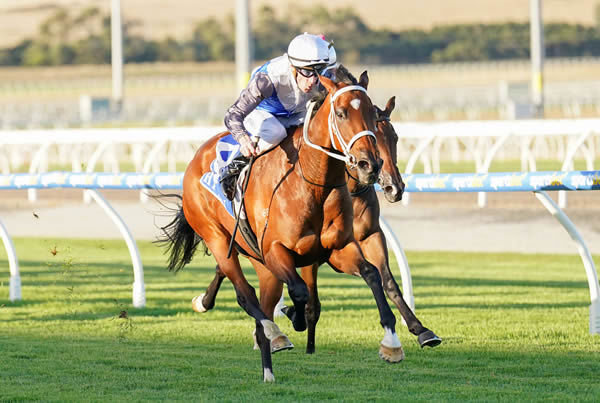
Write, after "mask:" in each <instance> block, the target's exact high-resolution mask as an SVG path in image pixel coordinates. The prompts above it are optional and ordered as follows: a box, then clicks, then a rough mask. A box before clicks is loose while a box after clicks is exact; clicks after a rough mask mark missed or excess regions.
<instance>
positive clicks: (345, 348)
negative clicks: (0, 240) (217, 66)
mask: <svg viewBox="0 0 600 403" xmlns="http://www.w3.org/2000/svg"><path fill="white" fill-rule="evenodd" d="M15 245H16V249H17V253H18V255H19V258H20V265H21V280H22V294H23V300H22V301H20V302H15V303H11V302H9V301H8V268H7V267H6V264H5V262H6V256H5V254H4V251H1V252H0V262H4V263H3V268H4V269H3V270H2V271H1V272H0V282H1V285H0V374H1V375H0V400H2V401H13V400H59V401H65V400H86V401H97V400H101V401H114V400H117V401H122V400H129V401H139V400H184V401H192V400H193V401H198V400H200V401H207V400H224V401H234V400H235V401H238V400H253V401H257V400H260V401H262V400H266V401H298V400H312V401H314V400H326V399H328V400H329V399H331V400H352V401H371V400H383V401H392V400H394V401H395V400H444V401H446V400H514V401H529V400H549V399H551V400H559V401H572V400H577V401H593V400H597V399H598V396H600V384H599V383H598V373H599V370H600V364H599V362H600V353H599V351H600V337H599V336H591V335H589V333H588V306H589V302H590V301H589V291H588V286H587V281H586V277H585V273H584V269H583V266H582V263H581V261H580V259H579V257H577V256H561V255H522V254H480V253H477V254H476V253H446V252H444V253H442V252H418V253H416V252H413V253H410V252H409V253H407V255H408V260H409V263H410V265H411V271H412V275H413V285H414V291H415V300H416V305H417V314H418V316H419V317H420V319H421V320H422V321H423V322H424V324H425V325H426V326H428V327H430V328H432V329H433V330H434V331H435V332H436V333H437V334H438V335H440V336H441V337H443V339H444V343H443V344H442V345H441V346H440V347H437V348H435V349H424V350H422V349H420V348H419V347H418V345H417V342H416V339H415V337H414V336H412V335H410V334H409V333H408V331H407V330H406V328H404V327H403V326H402V325H398V334H399V336H400V338H401V340H402V342H403V345H404V349H405V352H406V359H405V361H403V362H402V363H399V364H395V365H391V364H387V363H385V362H383V361H382V360H380V359H379V358H378V356H377V349H378V343H379V341H380V340H381V339H382V337H383V331H382V329H381V328H380V326H379V324H378V322H379V320H378V316H377V311H376V309H375V304H374V301H373V298H372V296H371V294H370V291H369V290H368V289H367V287H366V286H365V285H364V283H363V282H362V281H361V280H359V279H356V278H351V277H349V276H346V275H341V274H336V273H333V272H332V271H331V270H329V269H325V268H324V269H322V270H321V273H320V296H321V302H322V307H323V312H322V314H321V320H320V322H319V326H318V329H317V352H316V354H314V355H310V356H309V355H306V354H304V348H305V346H306V341H305V334H304V333H296V332H294V331H293V330H292V328H291V325H290V324H289V323H288V321H287V319H283V318H282V319H278V320H277V323H278V324H279V325H280V327H281V329H282V330H283V331H284V332H286V333H287V334H288V335H289V336H290V338H291V340H292V342H293V343H294V344H295V345H296V349H294V350H292V351H290V352H283V353H279V354H276V355H274V356H273V361H274V370H275V377H276V380H277V382H276V383H275V384H268V385H265V384H263V383H262V376H261V371H260V356H259V354H258V352H256V351H253V350H252V348H251V333H252V329H253V321H252V320H251V319H250V318H249V317H247V316H246V315H245V314H244V313H243V312H242V311H241V308H239V306H238V305H237V303H236V301H235V295H234V292H233V288H232V286H231V284H230V283H228V282H227V281H226V282H225V283H224V284H223V287H222V292H221V294H219V296H218V298H217V306H216V308H215V309H214V310H213V311H211V312H209V313H206V314H203V315H201V314H197V313H194V312H193V311H192V310H191V307H190V300H191V298H192V297H193V296H194V295H198V294H199V293H200V292H201V291H203V290H204V288H205V287H206V285H207V284H208V282H209V281H210V279H211V278H212V276H213V270H214V269H213V267H214V263H213V260H212V258H200V257H198V258H196V259H195V260H194V261H193V262H192V264H191V265H190V267H188V268H186V269H185V270H184V271H182V272H180V273H178V274H177V275H173V274H172V273H168V272H166V271H165V269H164V265H165V264H164V261H165V258H164V256H163V255H162V251H161V250H160V249H159V248H158V247H157V246H155V245H153V244H150V243H146V242H140V243H139V246H140V250H141V254H142V257H143V261H144V270H145V281H146V298H147V304H146V308H143V309H135V308H132V307H131V283H132V282H133V275H132V268H131V262H130V260H129V255H128V253H127V249H126V247H125V245H124V243H123V242H122V241H83V240H60V239H58V240H54V239H16V240H15ZM55 251H56V255H53V252H55ZM598 263H599V262H598V261H596V264H598ZM394 272H395V273H397V272H398V271H397V269H396V266H395V264H394ZM246 273H247V276H248V278H249V281H250V282H251V283H252V284H254V285H255V286H256V276H255V275H254V273H253V271H252V269H247V270H246ZM396 277H397V278H398V279H399V278H400V276H399V275H396ZM122 311H126V313H127V318H120V317H119V316H124V315H122V314H121V313H122Z"/></svg>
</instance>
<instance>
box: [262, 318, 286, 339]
mask: <svg viewBox="0 0 600 403" xmlns="http://www.w3.org/2000/svg"><path fill="white" fill-rule="evenodd" d="M260 324H261V325H262V327H263V329H264V332H265V336H267V339H269V340H273V339H274V338H276V337H278V336H281V335H282V334H283V333H281V330H279V327H277V325H276V324H275V323H274V322H273V321H270V320H268V319H263V320H261V321H260Z"/></svg>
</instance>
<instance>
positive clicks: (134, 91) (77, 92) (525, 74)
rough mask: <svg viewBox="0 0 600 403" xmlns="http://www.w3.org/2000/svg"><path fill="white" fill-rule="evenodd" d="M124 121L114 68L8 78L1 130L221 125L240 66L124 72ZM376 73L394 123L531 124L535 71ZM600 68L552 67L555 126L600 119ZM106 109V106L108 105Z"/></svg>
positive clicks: (0, 101) (523, 67) (509, 67)
mask: <svg viewBox="0 0 600 403" xmlns="http://www.w3.org/2000/svg"><path fill="white" fill-rule="evenodd" d="M127 67H128V69H129V70H126V79H125V89H124V92H125V95H126V96H125V97H124V100H123V108H122V111H121V113H120V114H119V115H118V116H116V115H114V114H111V111H110V108H109V107H108V99H109V98H110V94H111V75H110V69H109V67H108V66H97V67H90V66H87V67H85V68H78V67H67V68H63V69H62V70H63V71H65V70H66V71H67V72H70V74H62V73H61V74H54V73H56V72H57V71H58V70H53V68H47V69H39V68H38V69H28V68H20V69H14V70H11V69H5V70H4V71H3V74H2V75H0V129H4V130H10V129H35V128H62V127H88V126H158V125H160V126H163V125H166V126H181V125H205V124H215V125H220V124H221V122H222V119H223V115H224V113H225V110H226V109H227V107H229V105H231V103H232V102H233V101H234V100H235V97H236V95H237V92H238V89H237V86H236V80H235V72H234V67H233V65H230V64H220V65H217V66H210V67H208V68H207V67H206V66H202V65H194V64H183V65H170V66H167V65H164V66H162V67H156V66H155V65H153V66H145V65H137V66H127ZM350 69H351V71H353V72H354V73H356V74H357V75H358V74H360V72H361V71H363V70H365V69H366V70H368V71H369V76H370V79H371V80H370V86H369V94H370V96H371V98H372V99H373V100H374V101H375V102H376V103H377V104H379V105H381V106H383V104H384V103H385V102H386V101H387V99H388V98H389V97H391V96H395V97H396V109H395V111H394V114H393V116H392V118H393V119H394V120H396V121H423V120H426V121H431V120H434V121H440V120H486V119H511V118H518V117H527V116H528V110H527V107H528V102H529V100H528V97H529V93H530V89H529V81H528V80H529V75H530V63H529V61H526V60H522V61H498V62H478V63H455V64H429V65H402V66H382V65H378V66H368V65H367V66H365V65H356V66H350ZM599 71H600V59H598V58H580V59H552V60H548V61H547V62H546V76H547V78H546V82H545V94H544V96H545V109H546V114H545V115H546V117H548V118H581V117H592V116H598V115H600V75H599V74H598V72H599ZM102 101H106V102H105V103H104V104H103V103H102Z"/></svg>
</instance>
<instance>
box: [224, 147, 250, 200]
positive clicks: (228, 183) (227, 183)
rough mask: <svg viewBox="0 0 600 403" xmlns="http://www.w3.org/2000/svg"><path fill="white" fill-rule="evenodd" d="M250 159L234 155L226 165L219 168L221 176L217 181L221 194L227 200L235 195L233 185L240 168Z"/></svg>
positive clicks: (240, 170)
mask: <svg viewBox="0 0 600 403" xmlns="http://www.w3.org/2000/svg"><path fill="white" fill-rule="evenodd" d="M249 161H250V160H249V159H248V158H247V157H244V156H243V155H241V156H239V157H236V158H234V159H233V161H231V162H230V163H229V165H227V166H226V167H224V168H222V169H221V178H220V179H219V183H220V184H221V188H222V189H223V194H224V195H225V197H227V198H228V199H229V200H233V198H234V197H235V185H236V183H237V178H238V176H239V175H240V172H242V169H244V167H245V166H246V165H248V162H249Z"/></svg>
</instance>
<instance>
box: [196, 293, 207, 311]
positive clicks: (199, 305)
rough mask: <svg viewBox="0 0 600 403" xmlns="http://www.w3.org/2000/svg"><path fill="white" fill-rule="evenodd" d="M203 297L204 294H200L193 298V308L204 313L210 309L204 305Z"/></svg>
mask: <svg viewBox="0 0 600 403" xmlns="http://www.w3.org/2000/svg"><path fill="white" fill-rule="evenodd" d="M202 298H204V294H202V295H198V296H196V297H194V299H192V309H193V310H194V311H196V312H199V313H204V312H206V311H208V309H206V308H205V307H204V305H202Z"/></svg>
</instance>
